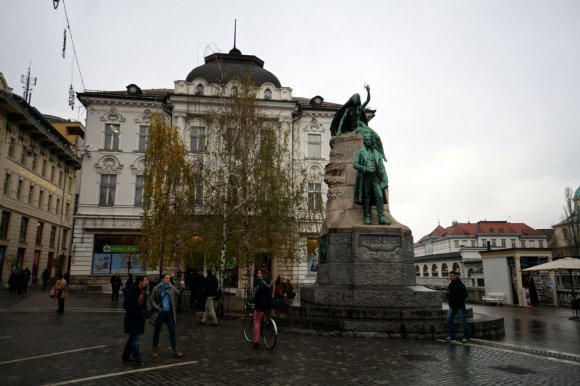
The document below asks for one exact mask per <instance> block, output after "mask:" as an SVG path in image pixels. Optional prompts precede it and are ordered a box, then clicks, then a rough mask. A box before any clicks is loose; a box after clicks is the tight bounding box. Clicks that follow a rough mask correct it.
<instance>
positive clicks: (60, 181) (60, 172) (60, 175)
mask: <svg viewBox="0 0 580 386" xmlns="http://www.w3.org/2000/svg"><path fill="white" fill-rule="evenodd" d="M58 186H62V170H59V171H58Z"/></svg>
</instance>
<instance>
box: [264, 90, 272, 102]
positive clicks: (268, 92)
mask: <svg viewBox="0 0 580 386" xmlns="http://www.w3.org/2000/svg"><path fill="white" fill-rule="evenodd" d="M264 99H268V100H270V99H272V90H270V89H269V88H267V89H266V91H264Z"/></svg>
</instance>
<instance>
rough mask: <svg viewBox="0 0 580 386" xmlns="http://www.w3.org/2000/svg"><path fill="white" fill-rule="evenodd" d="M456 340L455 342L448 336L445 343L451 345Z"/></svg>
mask: <svg viewBox="0 0 580 386" xmlns="http://www.w3.org/2000/svg"><path fill="white" fill-rule="evenodd" d="M454 340H455V339H454V338H452V337H450V336H448V337H447V338H445V342H447V343H451V342H453V341H454Z"/></svg>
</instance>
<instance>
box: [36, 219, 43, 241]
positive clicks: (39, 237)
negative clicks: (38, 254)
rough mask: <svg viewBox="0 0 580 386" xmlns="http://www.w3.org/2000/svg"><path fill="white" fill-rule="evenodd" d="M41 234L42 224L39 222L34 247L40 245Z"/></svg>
mask: <svg viewBox="0 0 580 386" xmlns="http://www.w3.org/2000/svg"><path fill="white" fill-rule="evenodd" d="M42 232H44V223H43V222H40V221H39V222H38V225H36V245H42Z"/></svg>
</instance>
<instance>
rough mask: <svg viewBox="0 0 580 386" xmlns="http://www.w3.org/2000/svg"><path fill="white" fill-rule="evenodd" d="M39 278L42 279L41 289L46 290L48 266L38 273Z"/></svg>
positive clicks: (48, 275) (48, 277)
mask: <svg viewBox="0 0 580 386" xmlns="http://www.w3.org/2000/svg"><path fill="white" fill-rule="evenodd" d="M40 279H41V280H42V290H43V291H44V290H46V285H47V284H48V279H50V274H49V273H48V268H45V269H44V271H42V274H41V275H40Z"/></svg>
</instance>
